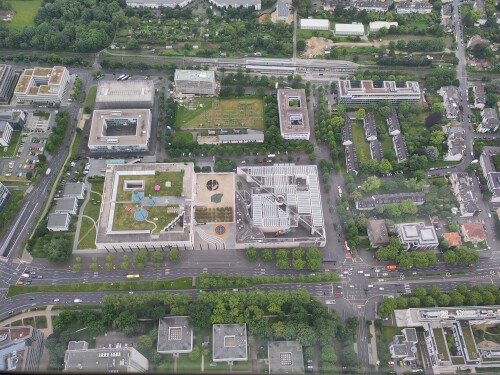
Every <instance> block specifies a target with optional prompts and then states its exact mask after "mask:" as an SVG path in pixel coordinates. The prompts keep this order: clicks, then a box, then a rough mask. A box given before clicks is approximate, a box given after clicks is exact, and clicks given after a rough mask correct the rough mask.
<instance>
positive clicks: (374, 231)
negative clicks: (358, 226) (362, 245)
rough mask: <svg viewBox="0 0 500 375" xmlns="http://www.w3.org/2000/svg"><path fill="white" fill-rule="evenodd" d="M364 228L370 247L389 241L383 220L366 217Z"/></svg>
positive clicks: (383, 244) (382, 244) (385, 243)
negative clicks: (366, 221)
mask: <svg viewBox="0 0 500 375" xmlns="http://www.w3.org/2000/svg"><path fill="white" fill-rule="evenodd" d="M366 229H367V232H368V239H369V240H370V246H371V247H372V248H377V247H380V246H385V245H387V244H388V243H389V235H388V233H387V225H386V224H385V220H376V219H368V223H367V226H366Z"/></svg>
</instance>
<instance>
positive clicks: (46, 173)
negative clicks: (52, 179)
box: [45, 168, 50, 176]
mask: <svg viewBox="0 0 500 375" xmlns="http://www.w3.org/2000/svg"><path fill="white" fill-rule="evenodd" d="M49 174H50V168H47V170H46V171H45V175H46V176H48V175H49Z"/></svg>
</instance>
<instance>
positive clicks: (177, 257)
mask: <svg viewBox="0 0 500 375" xmlns="http://www.w3.org/2000/svg"><path fill="white" fill-rule="evenodd" d="M167 259H168V260H169V261H170V262H172V263H179V262H180V261H181V259H182V257H181V252H180V251H179V249H170V251H169V252H168V254H167Z"/></svg>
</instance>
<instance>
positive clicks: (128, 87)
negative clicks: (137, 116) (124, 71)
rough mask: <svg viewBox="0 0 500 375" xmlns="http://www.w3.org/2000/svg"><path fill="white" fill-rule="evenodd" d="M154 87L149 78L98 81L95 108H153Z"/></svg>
mask: <svg viewBox="0 0 500 375" xmlns="http://www.w3.org/2000/svg"><path fill="white" fill-rule="evenodd" d="M154 98H155V87H154V84H153V81H152V80H150V79H143V80H132V81H131V80H128V81H99V83H98V84H97V93H96V97H95V108H96V109H125V108H128V109H138V108H149V109H151V108H153V104H154Z"/></svg>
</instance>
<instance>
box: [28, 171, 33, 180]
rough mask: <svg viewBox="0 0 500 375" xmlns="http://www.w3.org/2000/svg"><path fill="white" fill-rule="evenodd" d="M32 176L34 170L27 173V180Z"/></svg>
mask: <svg viewBox="0 0 500 375" xmlns="http://www.w3.org/2000/svg"><path fill="white" fill-rule="evenodd" d="M32 177H33V172H31V171H28V172H27V173H26V179H27V180H31V178H32Z"/></svg>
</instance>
